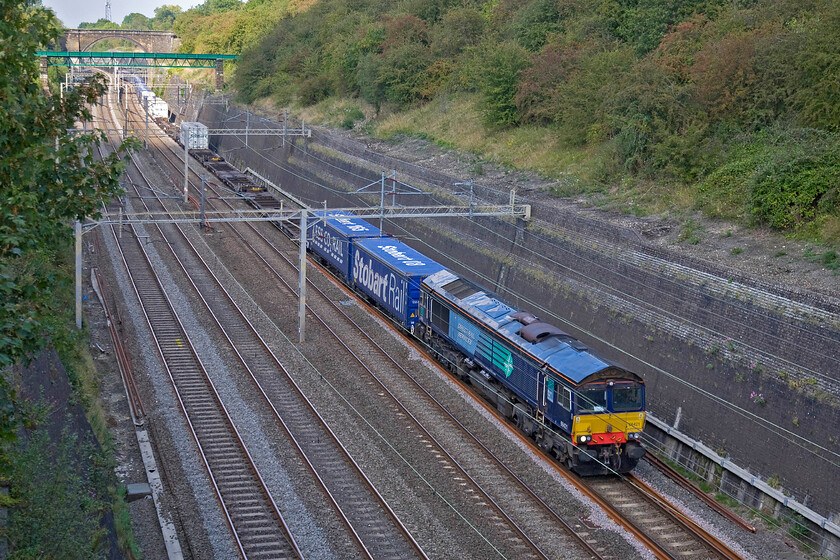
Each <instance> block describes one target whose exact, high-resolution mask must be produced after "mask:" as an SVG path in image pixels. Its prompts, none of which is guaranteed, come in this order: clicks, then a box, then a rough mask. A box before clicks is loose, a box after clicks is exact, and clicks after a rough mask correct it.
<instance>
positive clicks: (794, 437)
mask: <svg viewBox="0 0 840 560" xmlns="http://www.w3.org/2000/svg"><path fill="white" fill-rule="evenodd" d="M391 225H392V226H394V227H397V228H399V229H401V230H403V231H404V232H405V233H407V234H408V235H411V233H410V232H409V231H408V230H405V228H403V227H402V226H400V225H398V224H396V223H392V224H391ZM415 239H417V238H415ZM418 241H419V242H420V243H423V244H424V245H425V246H427V247H429V249H431V250H432V251H434V252H436V253H440V254H443V253H441V252H440V251H439V250H438V249H436V248H434V247H432V246H431V245H430V244H429V243H427V242H425V241H424V240H422V239H418ZM460 266H462V267H463V268H464V269H465V270H467V271H469V272H470V273H472V274H473V275H475V276H476V277H478V278H482V279H484V280H486V281H488V282H491V283H493V282H494V280H492V279H491V278H489V277H487V276H486V275H485V274H483V273H482V272H480V271H478V270H476V269H475V268H473V267H470V266H468V265H464V264H463V263H460ZM509 291H510V292H511V293H513V294H515V295H516V296H517V297H518V298H519V299H521V300H522V301H524V302H526V303H528V304H530V305H532V306H534V308H536V309H539V310H541V311H544V312H546V313H547V314H548V315H549V316H551V317H553V318H554V319H556V320H558V321H561V322H562V323H564V324H566V325H569V326H571V327H573V328H575V329H577V330H578V331H580V332H582V333H584V334H585V335H586V336H589V337H591V338H592V339H594V340H598V341H599V342H601V343H603V344H605V345H607V346H609V347H610V348H612V349H614V350H616V351H618V352H620V353H621V354H624V355H626V356H627V357H629V358H632V359H633V360H636V361H637V362H638V363H641V364H643V365H645V366H647V367H649V368H651V369H652V370H654V371H657V372H659V373H661V374H663V375H665V376H666V377H668V378H669V379H673V380H674V381H677V382H679V383H681V384H683V385H685V386H686V387H688V388H690V389H692V390H695V391H697V392H698V393H700V394H701V395H703V396H704V397H706V398H708V399H710V400H712V401H713V402H717V403H718V404H721V405H723V406H724V407H725V408H727V409H729V410H731V411H733V412H734V413H736V414H738V415H740V416H742V417H743V418H745V419H748V420H750V421H752V422H754V423H756V424H757V425H759V426H762V427H764V428H766V429H768V430H770V431H771V432H772V433H774V434H775V435H777V436H779V437H781V438H782V439H784V440H786V441H789V442H790V443H793V444H795V445H797V446H798V447H800V448H802V449H804V450H806V451H808V452H809V453H812V454H814V455H815V456H817V457H819V458H820V459H822V460H824V461H827V462H829V463H830V464H832V465H834V466H838V467H840V462H834V461H832V460H829V459H827V458H826V457H823V456H821V455H819V454H817V453H815V452H814V451H812V450H811V449H809V448H807V447H805V445H804V444H802V443H799V442H800V441H801V442H804V443H807V444H809V445H811V446H813V447H814V448H816V449H819V450H821V451H824V452H826V453H828V454H829V455H833V456H835V457H836V458H837V459H838V460H840V453H838V452H834V451H832V450H830V449H828V448H826V447H824V446H822V445H820V444H818V443H816V442H814V441H812V440H810V439H808V438H805V437H803V436H800V435H798V434H796V433H794V432H792V431H791V430H788V429H787V428H784V427H783V426H780V425H778V424H776V423H774V422H771V421H769V420H767V419H765V418H762V417H761V416H759V415H757V414H755V413H753V412H750V411H748V410H746V409H744V408H742V407H740V406H738V405H737V404H735V403H734V402H732V401H728V400H726V399H724V398H722V397H718V396H717V395H715V394H713V393H711V392H710V391H707V390H705V389H703V388H701V387H698V386H697V385H694V384H692V383H690V382H688V381H686V380H684V379H682V378H681V377H679V376H677V375H676V374H673V373H671V372H669V371H667V370H665V369H663V368H661V367H659V366H657V365H655V364H652V363H650V362H648V361H646V360H644V359H643V358H640V357H639V356H636V355H635V354H633V353H632V352H630V351H628V350H625V349H623V348H621V347H619V346H617V345H615V344H613V343H611V342H609V341H607V340H606V339H604V338H602V337H600V336H598V335H596V334H595V333H593V332H591V331H590V330H588V329H586V328H585V327H582V326H581V325H578V324H576V323H575V322H573V321H571V320H569V319H566V318H563V317H560V316H558V315H556V314H555V313H554V312H553V311H551V310H550V309H547V308H545V307H544V306H543V305H542V304H539V303H536V302H534V301H532V300H531V299H530V298H528V297H526V296H524V295H523V294H520V293H518V292H516V291H515V290H509Z"/></svg>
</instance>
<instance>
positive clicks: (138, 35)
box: [37, 29, 237, 89]
mask: <svg viewBox="0 0 840 560" xmlns="http://www.w3.org/2000/svg"><path fill="white" fill-rule="evenodd" d="M109 39H120V40H125V41H128V42H130V43H132V44H133V45H135V46H136V47H137V49H138V50H139V51H141V52H93V51H91V50H90V49H91V47H93V46H94V45H96V44H97V43H99V42H101V41H106V40H109ZM180 45H181V39H180V38H179V37H178V36H177V35H175V34H174V33H172V32H171V31H136V30H132V29H68V30H66V31H65V32H64V33H63V34H62V35H61V36H60V37H59V38H58V41H57V44H56V45H55V46H57V47H58V49H59V50H57V51H39V52H38V53H37V54H38V56H39V57H40V60H41V83H42V84H43V85H44V87H46V84H47V68H48V67H49V66H52V65H59V66H104V67H109V68H110V67H117V66H133V67H150V66H152V67H158V68H184V67H187V68H215V71H216V89H221V87H222V85H223V84H224V69H223V61H224V60H234V59H236V58H237V56H236V55H225V54H219V55H214V54H181V53H175V50H176V49H177V48H178V47H179V46H180Z"/></svg>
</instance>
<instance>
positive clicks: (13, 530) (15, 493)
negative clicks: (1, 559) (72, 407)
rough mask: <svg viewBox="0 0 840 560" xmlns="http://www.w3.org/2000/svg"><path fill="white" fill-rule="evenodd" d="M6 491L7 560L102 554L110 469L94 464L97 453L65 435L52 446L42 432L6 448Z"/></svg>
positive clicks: (37, 431)
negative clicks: (102, 521) (8, 507)
mask: <svg viewBox="0 0 840 560" xmlns="http://www.w3.org/2000/svg"><path fill="white" fill-rule="evenodd" d="M3 456H4V458H5V460H4V461H3V464H2V472H3V475H4V478H6V480H7V481H8V484H9V487H10V493H9V497H10V498H11V499H12V500H13V503H14V507H13V508H11V510H10V515H9V528H8V538H9V547H10V551H11V555H10V558H17V559H28V558H44V559H50V558H54V559H62V560H64V559H68V560H70V559H74V558H78V559H80V560H81V559H83V558H101V557H104V555H105V552H106V550H105V545H106V538H105V530H104V529H103V528H102V527H101V526H100V517H101V516H102V515H103V513H104V512H105V509H106V506H107V502H106V500H107V497H108V489H107V486H106V480H107V479H108V475H107V471H108V469H107V468H106V467H105V465H104V464H100V463H99V462H93V461H92V460H93V459H95V458H96V457H98V451H97V450H96V449H95V447H94V446H93V445H92V444H90V443H88V442H81V441H78V438H77V437H76V436H75V435H70V434H68V433H67V432H65V433H63V434H62V435H61V438H60V440H59V441H57V442H51V441H50V438H49V435H48V434H47V430H46V429H38V430H36V431H34V432H32V433H30V437H29V438H28V440H27V441H25V442H24V443H23V444H22V445H21V446H20V447H18V448H16V449H8V448H7V449H4V453H3Z"/></svg>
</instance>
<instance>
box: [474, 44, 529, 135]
mask: <svg viewBox="0 0 840 560" xmlns="http://www.w3.org/2000/svg"><path fill="white" fill-rule="evenodd" d="M488 55H489V56H488V57H487V58H486V59H485V66H484V68H483V70H484V72H483V74H484V76H483V79H482V83H481V86H480V87H481V90H482V93H483V94H484V119H485V122H486V123H487V124H488V125H490V126H497V127H499V126H500V127H504V126H511V125H514V124H517V123H518V122H519V114H518V112H517V110H516V87H517V82H518V80H519V72H521V71H522V70H524V69H525V68H526V67H527V66H528V53H527V51H526V50H525V49H523V48H522V47H520V46H519V45H517V44H515V43H506V44H503V45H500V46H499V48H498V49H493V50H492V51H491V52H490V53H488Z"/></svg>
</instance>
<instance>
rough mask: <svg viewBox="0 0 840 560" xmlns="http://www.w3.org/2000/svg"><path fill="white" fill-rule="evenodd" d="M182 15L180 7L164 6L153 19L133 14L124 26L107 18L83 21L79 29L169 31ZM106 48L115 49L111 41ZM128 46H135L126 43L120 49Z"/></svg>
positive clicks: (158, 9)
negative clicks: (176, 19)
mask: <svg viewBox="0 0 840 560" xmlns="http://www.w3.org/2000/svg"><path fill="white" fill-rule="evenodd" d="M180 13H181V7H180V6H174V5H163V6H160V7H158V8H155V15H154V17H152V18H149V17H147V16H145V15H143V14H141V13H138V12H132V13H130V14H128V15H127V16H125V17H124V18H123V21H122V24H118V23H116V22H113V21H109V20H107V19H105V18H101V19H99V20H97V21H95V22H92V23H91V22H86V21H83V22H82V23H80V24H79V29H85V28H87V29H132V30H137V31H169V30H170V29H172V24H173V23H174V22H175V18H176V17H177V16H178V14H180ZM105 43H106V46H108V49H105V50H110V49H114V48H115V47H114V44H112V43H111V42H109V41H105ZM101 44H102V43H97V45H101ZM124 46H128V47H129V48H133V47H134V45H133V44H131V43H128V42H126V44H125V45H122V44H121V45H119V47H124Z"/></svg>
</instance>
